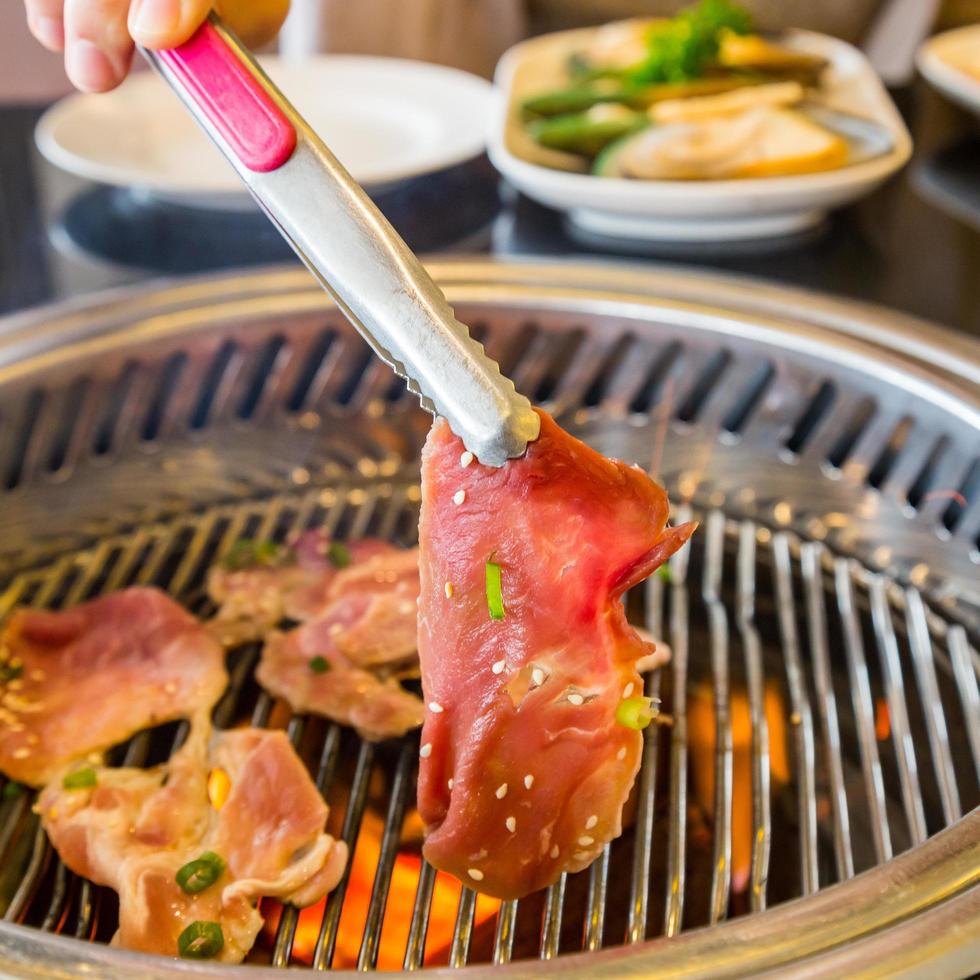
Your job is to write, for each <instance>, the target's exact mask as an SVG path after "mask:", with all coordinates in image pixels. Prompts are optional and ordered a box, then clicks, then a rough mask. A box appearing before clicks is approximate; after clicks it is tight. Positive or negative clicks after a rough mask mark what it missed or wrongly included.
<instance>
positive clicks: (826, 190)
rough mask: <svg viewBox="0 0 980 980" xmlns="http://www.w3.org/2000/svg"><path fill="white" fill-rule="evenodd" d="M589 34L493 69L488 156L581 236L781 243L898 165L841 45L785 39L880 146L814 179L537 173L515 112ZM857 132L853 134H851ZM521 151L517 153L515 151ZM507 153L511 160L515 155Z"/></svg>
mask: <svg viewBox="0 0 980 980" xmlns="http://www.w3.org/2000/svg"><path fill="white" fill-rule="evenodd" d="M591 30H592V29H586V30H577V31H562V32H560V33H558V34H549V35H545V36H543V37H539V38H534V39H532V40H530V41H524V42H522V43H521V44H518V45H515V46H514V47H513V48H511V49H510V50H509V51H507V52H506V53H505V54H504V56H503V58H501V60H500V63H499V64H498V65H497V71H496V75H495V79H494V81H495V83H496V86H497V92H496V95H495V100H494V106H493V110H492V114H491V122H490V133H489V137H488V153H489V154H490V159H491V160H492V161H493V163H494V165H495V166H496V167H497V169H498V170H500V172H501V173H502V174H503V175H504V176H505V177H506V178H507V179H508V180H509V181H510V182H511V183H512V184H514V185H515V186H516V187H517V188H518V189H519V190H521V191H522V192H523V193H525V194H526V195H527V196H528V197H530V198H533V199H534V200H536V201H539V202H540V203H542V204H546V205H548V206H549V207H553V208H557V209H558V210H561V211H566V212H568V217H569V219H570V220H571V221H572V222H573V223H574V224H575V225H577V226H579V227H580V228H583V229H584V230H586V231H589V232H594V233H598V234H601V235H604V236H611V237H626V238H631V239H646V240H653V241H731V240H738V239H752V238H762V237H770V236H776V235H785V234H790V233H793V232H797V231H801V230H802V229H804V228H807V227H809V226H811V225H814V224H816V223H817V222H819V221H820V220H822V218H823V217H824V216H825V214H826V213H827V211H829V210H830V209H832V208H836V207H840V206H841V205H844V204H849V203H850V202H852V201H854V200H857V199H858V198H860V197H863V196H864V195H866V194H868V193H869V192H870V191H872V190H873V189H874V188H875V187H877V186H878V185H879V184H880V183H881V182H882V181H883V180H885V178H887V177H888V176H890V175H891V174H893V173H895V171H896V170H898V169H900V168H901V167H902V165H903V164H904V163H905V162H906V161H907V160H908V158H909V156H910V155H911V152H912V140H911V137H910V136H909V133H908V130H907V129H906V128H905V124H904V123H903V122H902V119H901V116H900V115H899V113H898V110H897V109H896V108H895V106H894V104H893V103H892V101H891V99H890V98H889V96H888V93H887V92H886V91H885V88H884V86H883V85H882V83H881V81H880V79H879V78H878V76H877V75H876V74H875V72H874V69H873V68H872V67H871V65H870V63H869V62H868V60H867V59H866V58H865V57H864V55H862V54H861V53H860V52H859V51H858V50H857V49H856V48H854V47H852V46H851V45H849V44H846V43H845V42H843V41H839V40H836V39H835V38H831V37H828V36H826V35H824V34H815V33H812V32H810V31H792V32H789V34H788V35H787V39H786V40H787V43H788V44H789V45H791V46H792V47H794V48H796V49H798V50H800V51H806V52H809V53H811V54H815V55H819V56H820V57H823V58H826V59H827V60H828V61H829V62H830V65H829V67H828V68H827V70H826V72H825V74H824V76H823V86H822V91H821V92H820V95H819V99H820V103H821V104H822V105H824V106H826V107H828V109H830V110H833V111H835V112H836V113H841V114H847V115H850V116H857V117H861V118H862V119H863V120H866V121H867V125H868V127H869V128H872V129H874V130H876V131H877V132H879V133H881V134H884V136H885V139H884V145H882V146H880V147H879V148H878V151H876V152H874V153H871V154H868V155H866V156H865V157H864V159H862V160H860V161H859V162H854V163H850V164H848V165H846V166H844V167H840V168H838V169H836V170H829V171H825V172H822V173H814V174H800V175H794V176H788V177H763V178H748V179H742V180H702V181H670V180H628V179H622V178H616V177H598V176H594V175H592V174H585V173H574V172H568V171H564V170H559V169H554V168H552V167H548V166H543V165H541V164H540V163H533V162H530V161H529V160H527V159H522V157H521V156H519V155H518V153H519V152H520V151H519V150H518V147H519V146H520V144H521V142H522V140H521V131H522V127H521V122H520V118H519V108H518V107H519V103H520V101H521V100H522V99H523V98H526V97H527V96H529V95H531V94H532V93H533V92H535V91H541V90H543V89H546V88H548V87H560V86H561V84H562V82H561V81H558V82H557V84H555V83H554V82H553V81H549V80H554V79H560V78H561V74H562V66H563V65H564V64H565V63H566V61H567V58H568V55H569V54H570V53H571V52H573V51H575V50H580V49H581V48H582V47H583V46H584V44H585V42H586V40H587V38H588V35H589V33H590V31H591ZM858 125H859V124H858ZM525 146H526V144H525ZM515 151H516V152H515Z"/></svg>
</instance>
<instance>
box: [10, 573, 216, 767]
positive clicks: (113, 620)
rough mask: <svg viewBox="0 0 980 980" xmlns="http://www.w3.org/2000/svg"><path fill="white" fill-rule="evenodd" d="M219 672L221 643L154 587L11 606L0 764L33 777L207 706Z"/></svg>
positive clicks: (199, 712) (200, 711)
mask: <svg viewBox="0 0 980 980" xmlns="http://www.w3.org/2000/svg"><path fill="white" fill-rule="evenodd" d="M227 680H228V678H227V675H226V673H225V668H224V653H223V651H222V649H221V647H220V645H219V644H218V643H217V642H216V641H215V640H214V639H213V638H212V636H211V635H210V634H209V633H208V631H207V630H206V629H205V628H204V627H203V626H202V625H201V624H200V623H199V622H198V621H197V620H196V619H195V618H194V617H193V616H191V615H190V613H188V612H187V611H186V610H184V609H183V608H181V607H180V606H179V605H177V603H175V602H174V601H173V600H172V599H170V598H169V597H168V596H166V595H165V594H164V593H163V592H161V591H160V590H159V589H153V588H130V589H126V590H124V591H122V592H114V593H112V594H110V595H106V596H103V597H102V598H98V599H93V600H92V601H91V602H86V603H83V604H82V605H80V606H76V607H74V608H72V609H68V610H65V611H63V612H48V611H43V610H35V609H19V610H16V611H15V612H14V613H13V614H12V615H11V617H10V619H9V620H8V621H7V624H6V626H5V628H4V631H3V635H2V636H0V771H2V772H4V773H6V775H7V776H9V777H10V778H11V779H16V780H18V781H20V782H23V783H28V784H30V785H32V786H40V785H42V784H43V783H45V782H47V781H48V780H49V779H50V778H51V777H52V776H53V775H54V774H56V773H58V772H59V771H60V770H61V769H62V768H63V767H64V766H65V765H66V764H67V763H69V762H70V761H71V760H73V759H78V758H82V757H83V756H86V755H88V754H89V753H92V752H99V751H102V750H103V749H106V748H108V747H110V746H112V745H116V744H117V743H119V742H122V741H124V740H125V739H127V738H129V737H130V736H131V735H133V734H134V733H135V732H138V731H140V730H141V729H144V728H151V727H153V726H154V725H159V724H162V723H164V722H167V721H172V720H174V719H177V718H191V717H195V716H197V715H206V714H208V713H209V712H210V710H211V708H212V707H213V705H214V704H215V702H216V701H217V700H218V698H219V697H220V696H221V692H222V691H223V690H224V689H225V685H226V684H227Z"/></svg>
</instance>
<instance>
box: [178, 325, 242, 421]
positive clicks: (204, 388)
mask: <svg viewBox="0 0 980 980" xmlns="http://www.w3.org/2000/svg"><path fill="white" fill-rule="evenodd" d="M236 350H237V348H236V346H235V344H234V343H233V342H232V341H230V340H226V341H225V342H224V343H223V344H222V345H221V346H220V347H219V348H218V350H217V352H216V353H215V355H214V357H213V358H212V359H211V363H210V364H209V365H208V369H207V371H206V372H205V374H204V377H203V378H202V380H201V389H200V392H199V394H198V398H197V404H196V405H195V406H194V409H193V411H192V412H191V416H190V421H189V425H190V428H191V429H194V430H196V429H203V428H205V427H206V426H207V425H208V423H209V422H210V421H211V408H212V406H213V405H214V402H215V397H216V395H217V393H218V391H219V390H220V388H221V385H222V381H223V380H224V377H225V372H226V371H227V370H228V367H229V365H230V364H231V361H232V358H233V357H234V356H235V352H236Z"/></svg>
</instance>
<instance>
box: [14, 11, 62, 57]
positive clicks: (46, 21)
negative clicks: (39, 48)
mask: <svg viewBox="0 0 980 980" xmlns="http://www.w3.org/2000/svg"><path fill="white" fill-rule="evenodd" d="M24 6H25V7H26V8H27V26H28V28H30V32H31V33H32V34H33V35H34V36H35V37H36V38H37V39H38V40H39V41H40V42H41V44H43V45H44V46H45V47H46V48H47V49H48V50H49V51H63V50H64V48H65V21H64V6H65V3H64V0H24Z"/></svg>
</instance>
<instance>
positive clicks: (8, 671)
mask: <svg viewBox="0 0 980 980" xmlns="http://www.w3.org/2000/svg"><path fill="white" fill-rule="evenodd" d="M23 673H24V665H23V664H18V665H17V666H16V667H11V666H10V664H0V681H15V680H17V678H18V677H20V675H21V674H23Z"/></svg>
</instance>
